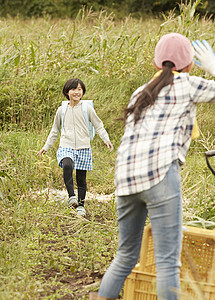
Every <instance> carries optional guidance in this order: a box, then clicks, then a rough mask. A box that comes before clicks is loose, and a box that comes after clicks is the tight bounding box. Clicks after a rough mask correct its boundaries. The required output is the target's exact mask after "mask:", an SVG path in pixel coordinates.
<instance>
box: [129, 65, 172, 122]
mask: <svg viewBox="0 0 215 300" xmlns="http://www.w3.org/2000/svg"><path fill="white" fill-rule="evenodd" d="M173 67H174V64H173V63H172V62H170V61H166V62H164V63H163V72H161V74H160V75H159V76H158V77H156V78H155V79H154V80H152V81H151V82H150V83H149V84H147V86H146V87H145V88H144V89H143V90H142V91H141V92H140V93H139V94H138V95H137V100H136V102H135V103H134V104H133V105H131V106H129V107H127V108H126V109H125V110H124V118H123V119H124V122H125V121H126V120H127V118H128V116H129V115H130V114H134V124H136V123H137V121H138V120H139V118H140V115H141V113H142V111H143V109H145V108H147V107H149V106H152V105H153V104H154V103H155V101H156V98H157V96H158V94H159V92H160V91H161V89H162V88H163V87H165V86H166V85H169V84H172V83H173V76H174V75H173V73H172V68H173Z"/></svg>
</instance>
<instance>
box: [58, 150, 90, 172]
mask: <svg viewBox="0 0 215 300" xmlns="http://www.w3.org/2000/svg"><path fill="white" fill-rule="evenodd" d="M65 157H70V158H71V159H72V160H73V162H74V167H73V169H75V170H76V169H78V170H86V171H91V170H92V169H93V156H92V149H91V148H86V149H79V150H75V149H72V148H69V147H61V146H60V147H59V148H58V150H57V162H58V165H59V166H60V167H61V168H62V167H63V166H62V159H63V158H65Z"/></svg>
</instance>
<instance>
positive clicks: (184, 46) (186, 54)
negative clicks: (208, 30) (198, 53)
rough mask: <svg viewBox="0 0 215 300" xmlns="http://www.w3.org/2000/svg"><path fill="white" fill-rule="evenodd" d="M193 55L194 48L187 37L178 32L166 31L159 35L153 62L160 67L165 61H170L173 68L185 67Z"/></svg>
mask: <svg viewBox="0 0 215 300" xmlns="http://www.w3.org/2000/svg"><path fill="white" fill-rule="evenodd" d="M193 57H194V50H193V47H192V45H191V42H190V40H189V39H188V38H186V37H185V36H184V35H182V34H180V33H168V34H166V35H164V36H162V37H161V39H160V40H159V41H158V43H157V45H156V47H155V57H154V62H155V64H156V65H157V67H158V68H159V69H162V67H163V63H164V62H165V61H171V62H172V63H174V65H175V67H174V68H173V70H182V69H184V68H185V67H187V66H188V65H189V64H190V63H191V62H192V61H193Z"/></svg>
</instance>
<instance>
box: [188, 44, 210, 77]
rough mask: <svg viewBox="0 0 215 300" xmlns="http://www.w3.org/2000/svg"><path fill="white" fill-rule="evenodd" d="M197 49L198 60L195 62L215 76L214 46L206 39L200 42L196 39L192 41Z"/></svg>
mask: <svg viewBox="0 0 215 300" xmlns="http://www.w3.org/2000/svg"><path fill="white" fill-rule="evenodd" d="M192 45H193V48H194V50H195V56H196V58H197V59H198V60H195V59H194V62H195V63H196V64H197V65H198V66H199V67H200V68H201V69H203V70H204V71H206V72H208V73H210V74H212V75H214V76H215V54H214V52H213V49H212V47H211V46H210V45H209V44H208V42H207V41H206V40H203V41H202V42H200V41H199V40H196V41H195V42H192Z"/></svg>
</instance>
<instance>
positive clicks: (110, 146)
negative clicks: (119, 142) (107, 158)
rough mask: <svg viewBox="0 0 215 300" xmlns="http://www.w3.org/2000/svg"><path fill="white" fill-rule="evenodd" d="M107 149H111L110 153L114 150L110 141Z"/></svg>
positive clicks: (107, 143)
mask: <svg viewBox="0 0 215 300" xmlns="http://www.w3.org/2000/svg"><path fill="white" fill-rule="evenodd" d="M106 145H107V147H108V148H109V149H110V152H111V151H112V150H113V145H112V144H111V142H110V141H108V142H106Z"/></svg>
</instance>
